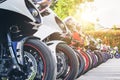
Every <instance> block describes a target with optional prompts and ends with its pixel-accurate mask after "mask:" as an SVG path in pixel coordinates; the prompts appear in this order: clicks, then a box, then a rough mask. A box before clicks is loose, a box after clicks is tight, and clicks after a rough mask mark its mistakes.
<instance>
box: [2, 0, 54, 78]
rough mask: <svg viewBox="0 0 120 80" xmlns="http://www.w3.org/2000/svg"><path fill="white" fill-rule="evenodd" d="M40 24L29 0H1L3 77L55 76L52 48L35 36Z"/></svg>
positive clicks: (37, 14)
mask: <svg viewBox="0 0 120 80" xmlns="http://www.w3.org/2000/svg"><path fill="white" fill-rule="evenodd" d="M40 25H41V16H40V14H39V11H38V9H37V8H36V7H35V5H34V4H33V2H31V1H30V0H1V1H0V26H1V27H0V28H1V29H0V37H1V38H0V80H56V75H55V74H56V64H55V63H54V57H53V55H52V54H51V51H50V50H49V49H48V47H47V46H46V45H45V44H44V43H43V42H41V41H40V40H39V38H38V37H34V36H32V35H33V34H34V33H35V32H36V31H37V30H38V27H40Z"/></svg>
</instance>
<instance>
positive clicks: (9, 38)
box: [7, 33, 20, 68]
mask: <svg viewBox="0 0 120 80" xmlns="http://www.w3.org/2000/svg"><path fill="white" fill-rule="evenodd" d="M7 39H8V47H9V50H10V54H11V56H12V61H13V63H14V65H15V66H16V67H17V68H20V67H19V65H18V63H17V60H16V57H15V53H14V51H13V48H12V40H11V37H10V34H9V33H8V34H7Z"/></svg>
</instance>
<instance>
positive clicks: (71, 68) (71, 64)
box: [56, 43, 79, 80]
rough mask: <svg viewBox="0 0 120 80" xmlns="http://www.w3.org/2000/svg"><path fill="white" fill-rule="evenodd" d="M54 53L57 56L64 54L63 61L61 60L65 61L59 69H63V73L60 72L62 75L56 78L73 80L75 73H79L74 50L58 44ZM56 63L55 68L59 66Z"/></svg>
mask: <svg viewBox="0 0 120 80" xmlns="http://www.w3.org/2000/svg"><path fill="white" fill-rule="evenodd" d="M56 52H57V53H56V54H57V55H58V56H59V54H64V59H63V57H62V59H61V60H64V61H65V62H64V63H63V64H62V63H61V64H62V66H61V68H62V69H63V71H61V73H62V74H61V75H59V76H58V74H57V78H61V79H62V80H75V78H76V76H77V73H78V71H79V62H78V58H77V55H76V53H75V52H74V50H73V49H72V48H71V47H69V46H68V45H67V44H64V43H63V44H62V43H60V44H58V45H57V47H56ZM58 56H57V58H58ZM60 57H61V56H60ZM57 60H58V59H57ZM61 60H60V61H61ZM58 62H59V61H58ZM58 62H57V66H59V65H61V64H58ZM61 62H62V61H61ZM63 66H64V68H63ZM57 68H58V67H57ZM57 71H59V70H57Z"/></svg>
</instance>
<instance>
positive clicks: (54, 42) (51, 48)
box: [46, 40, 65, 63]
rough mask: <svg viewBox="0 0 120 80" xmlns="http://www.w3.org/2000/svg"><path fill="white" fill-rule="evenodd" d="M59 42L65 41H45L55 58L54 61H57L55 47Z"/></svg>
mask: <svg viewBox="0 0 120 80" xmlns="http://www.w3.org/2000/svg"><path fill="white" fill-rule="evenodd" d="M60 43H65V42H64V41H60V40H52V41H49V42H46V44H47V46H48V47H49V49H50V50H51V51H52V54H53V56H54V58H55V62H56V63H57V58H56V47H57V45H58V44H60Z"/></svg>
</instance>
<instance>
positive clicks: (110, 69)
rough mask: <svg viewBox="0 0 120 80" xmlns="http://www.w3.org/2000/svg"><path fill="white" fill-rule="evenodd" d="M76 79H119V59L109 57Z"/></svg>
mask: <svg viewBox="0 0 120 80" xmlns="http://www.w3.org/2000/svg"><path fill="white" fill-rule="evenodd" d="M76 80H120V59H116V58H113V59H109V60H108V61H107V62H105V63H102V64H101V65H99V66H98V67H96V68H93V69H91V70H89V71H88V72H87V73H85V74H84V75H82V76H80V77H79V78H78V79H76Z"/></svg>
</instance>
